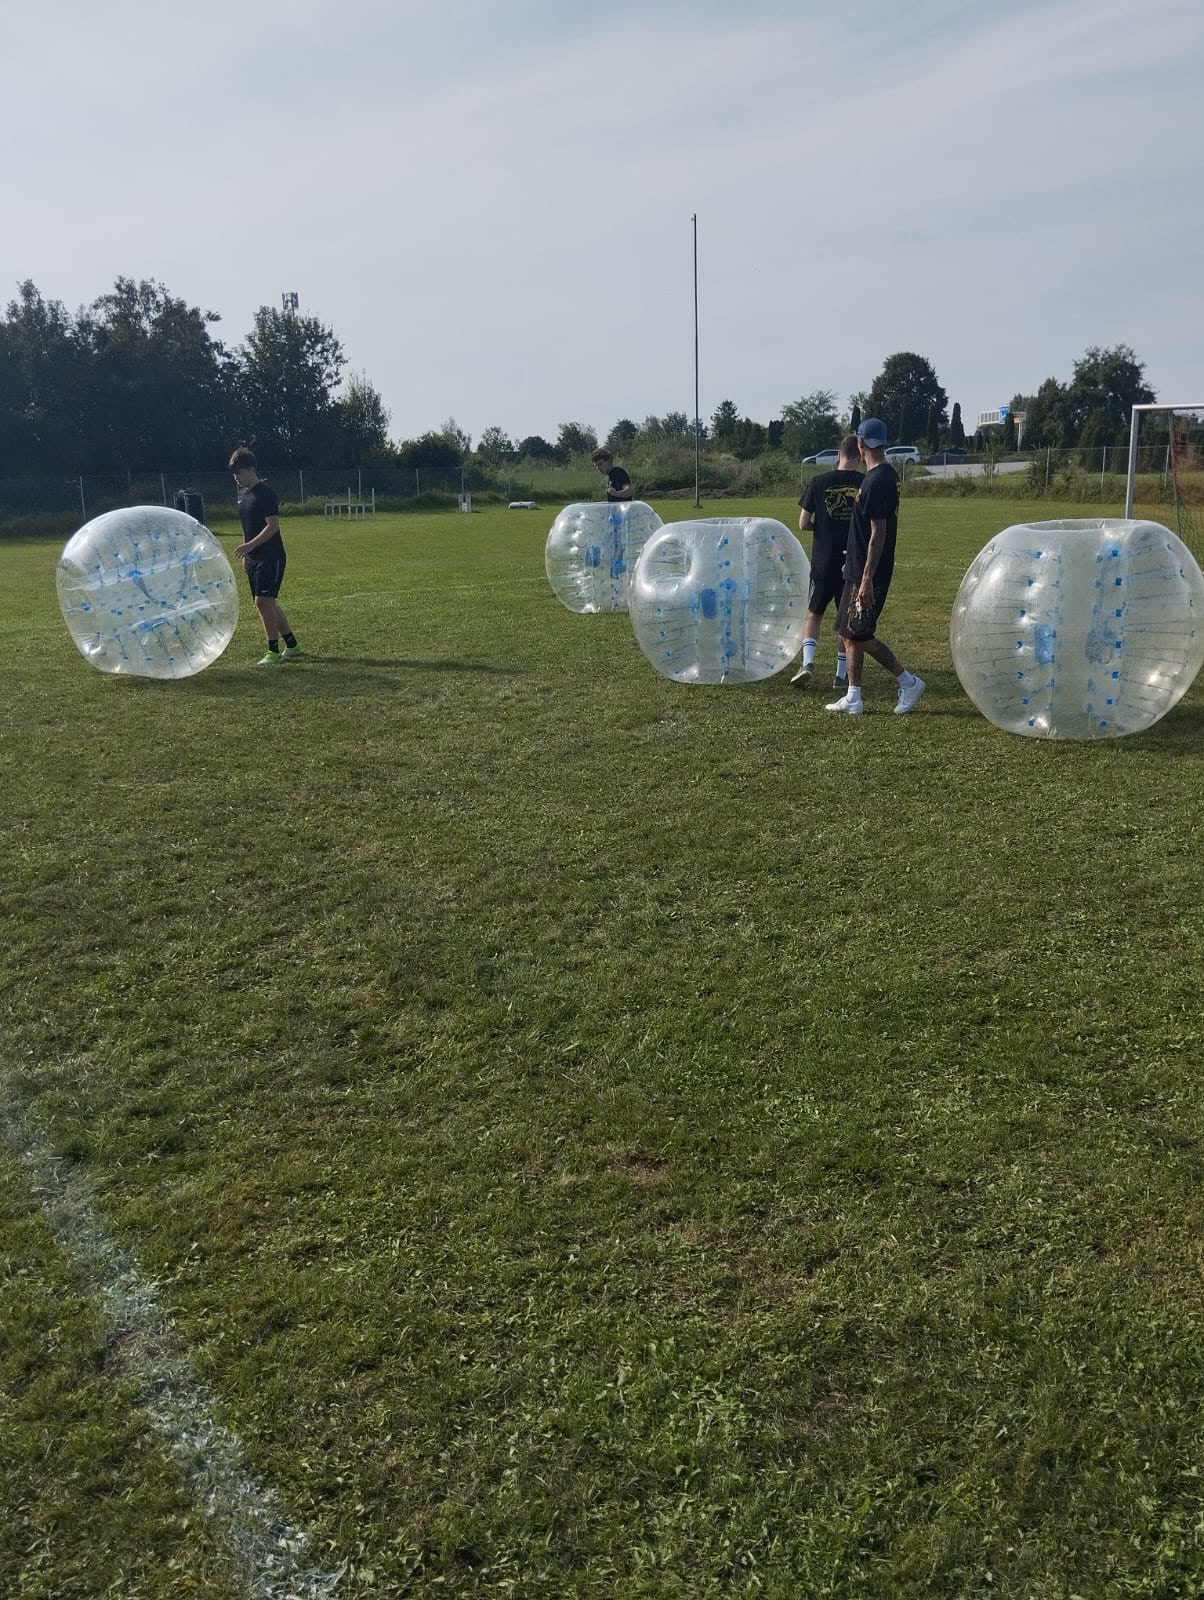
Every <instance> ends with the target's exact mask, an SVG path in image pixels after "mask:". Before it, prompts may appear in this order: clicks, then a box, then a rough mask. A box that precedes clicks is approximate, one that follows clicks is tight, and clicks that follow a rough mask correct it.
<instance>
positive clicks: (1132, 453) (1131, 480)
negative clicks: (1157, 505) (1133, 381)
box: [1125, 406, 1137, 521]
mask: <svg viewBox="0 0 1204 1600" xmlns="http://www.w3.org/2000/svg"><path fill="white" fill-rule="evenodd" d="M1136 474H1137V407H1136V406H1134V407H1133V409H1132V411H1131V412H1130V413H1129V476H1128V478H1127V479H1126V481H1125V519H1126V521H1127V520H1128V519H1129V518H1130V517H1131V516H1132V515H1133V488H1134V484H1135V482H1136Z"/></svg>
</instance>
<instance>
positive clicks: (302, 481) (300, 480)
mask: <svg viewBox="0 0 1204 1600" xmlns="http://www.w3.org/2000/svg"><path fill="white" fill-rule="evenodd" d="M297 481H298V483H300V485H301V504H302V505H304V504H305V474H304V472H302V470H301V468H300V467H298V468H297Z"/></svg>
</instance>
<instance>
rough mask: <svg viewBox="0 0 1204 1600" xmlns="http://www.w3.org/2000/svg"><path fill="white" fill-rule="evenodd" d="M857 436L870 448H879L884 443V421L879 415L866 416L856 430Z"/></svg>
mask: <svg viewBox="0 0 1204 1600" xmlns="http://www.w3.org/2000/svg"><path fill="white" fill-rule="evenodd" d="M857 437H858V438H859V439H860V440H861V442H862V444H864V445H868V446H869V448H870V449H871V450H881V449H882V448H883V447H884V445H885V444H886V423H885V422H883V421H882V420H881V418H880V417H866V419H865V421H864V422H863V423H862V424H861V426H860V427H859V428H858V430H857Z"/></svg>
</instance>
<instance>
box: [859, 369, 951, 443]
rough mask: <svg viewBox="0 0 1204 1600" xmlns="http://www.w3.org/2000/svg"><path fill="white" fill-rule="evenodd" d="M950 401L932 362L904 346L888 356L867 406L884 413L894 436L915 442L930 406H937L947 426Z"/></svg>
mask: <svg viewBox="0 0 1204 1600" xmlns="http://www.w3.org/2000/svg"><path fill="white" fill-rule="evenodd" d="M948 403H949V397H948V395H947V394H946V393H945V391H944V389H942V388H941V386H940V384H939V382H938V381H937V376H936V373H935V372H934V371H933V369H932V366H931V364H930V363H929V362H928V361H926V360H925V359H924V357H923V356H918V355H915V354H914V353H913V352H912V351H910V350H901V351H899V352H898V354H896V355H893V356H888V357H887V359H886V362H885V364H884V366H883V368H882V371H881V372H880V373H879V374H878V376H877V377H876V378H875V379H874V382H873V384H872V386H871V388H870V392H869V398H868V400H867V402H866V409H867V410H868V411H869V412H870V413H871V415H873V416H875V417H881V419H882V421H883V422H885V424H886V431H887V433H888V435H889V436H890V438H891V439H895V440H898V441H899V443H900V444H913V443H914V442H915V435H916V434H917V433H918V432H919V430H920V427H921V426H922V423H923V419H924V418H925V417H926V416H927V415H928V408H929V406H933V407H935V409H936V414H937V419H938V422H939V424H940V426H941V427H942V428H943V427H944V426H945V422H946V407H947V406H948Z"/></svg>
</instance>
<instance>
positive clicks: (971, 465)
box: [909, 461, 1029, 478]
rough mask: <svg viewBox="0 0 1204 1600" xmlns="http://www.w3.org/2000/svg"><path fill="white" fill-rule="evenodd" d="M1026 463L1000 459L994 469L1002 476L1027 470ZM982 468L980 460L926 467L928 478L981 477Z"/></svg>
mask: <svg viewBox="0 0 1204 1600" xmlns="http://www.w3.org/2000/svg"><path fill="white" fill-rule="evenodd" d="M1028 465H1029V464H1028V462H1027V461H1000V462H999V463H998V464H997V465H996V467H995V471H996V472H998V473H999V475H1000V476H1001V477H1002V476H1003V475H1004V474H1005V473H1006V474H1010V473H1013V472H1027V471H1028ZM909 470H910V469H909ZM983 470H984V469H983V464H982V462H981V461H959V462H957V463H956V464H955V463H954V462H951V461H947V462H946V463H945V464H944V466H940V467H929V468H928V469H927V471H928V476H929V477H930V478H981V477H982V475H983Z"/></svg>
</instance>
